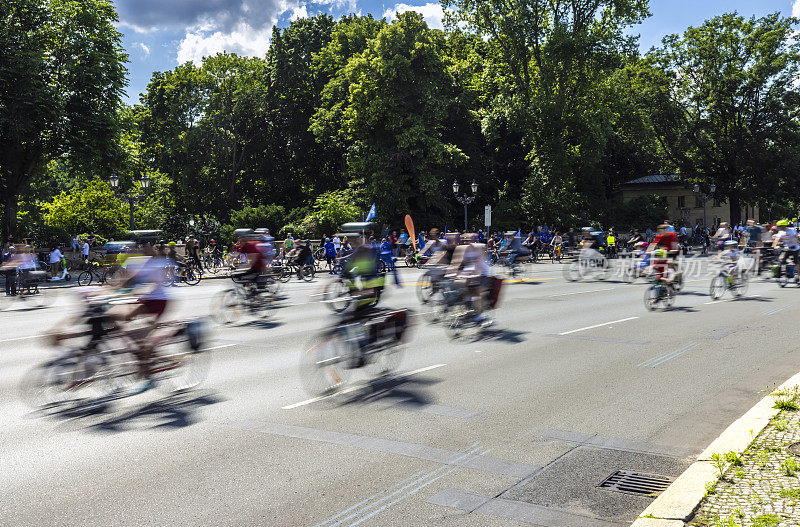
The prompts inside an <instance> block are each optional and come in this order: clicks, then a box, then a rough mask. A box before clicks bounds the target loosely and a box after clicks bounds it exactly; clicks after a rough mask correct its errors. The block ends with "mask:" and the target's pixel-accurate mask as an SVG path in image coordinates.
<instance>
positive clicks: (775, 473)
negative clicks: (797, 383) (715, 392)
mask: <svg viewBox="0 0 800 527" xmlns="http://www.w3.org/2000/svg"><path fill="white" fill-rule="evenodd" d="M773 397H774V398H775V406H777V407H781V408H784V409H783V410H781V411H780V413H779V414H778V415H777V416H775V417H774V418H773V419H772V421H770V423H769V424H768V425H767V427H766V428H765V429H764V430H763V431H762V432H761V433H760V434H759V435H758V436H757V437H756V439H755V440H754V441H753V443H751V445H750V446H749V447H748V448H747V450H745V452H744V453H743V454H742V455H741V456H736V455H735V454H730V455H727V456H723V457H722V458H718V460H716V461H717V463H718V464H719V469H722V470H724V471H725V472H724V475H723V477H722V478H721V479H720V480H719V482H718V483H717V484H716V485H715V486H711V485H710V486H709V487H708V488H707V491H708V495H707V496H706V498H705V499H704V500H703V502H702V503H701V505H700V508H699V509H698V511H697V513H696V514H695V517H694V519H693V520H692V522H691V523H690V525H697V526H703V527H716V526H718V525H719V526H726V527H728V526H730V527H733V526H741V527H749V526H758V527H767V526H781V527H782V526H788V525H792V526H797V525H800V478H799V476H800V449H798V450H796V452H797V454H793V453H792V452H790V451H789V450H788V449H787V447H789V446H790V445H793V444H795V443H798V442H800V412H798V411H797V409H798V406H799V405H800V393H799V392H798V391H797V388H795V389H794V390H788V391H787V390H784V391H782V392H776V393H775V394H773ZM798 446H800V445H798Z"/></svg>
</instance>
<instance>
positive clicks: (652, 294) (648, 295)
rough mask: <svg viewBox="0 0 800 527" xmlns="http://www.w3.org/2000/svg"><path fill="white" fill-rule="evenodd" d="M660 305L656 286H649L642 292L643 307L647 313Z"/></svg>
mask: <svg viewBox="0 0 800 527" xmlns="http://www.w3.org/2000/svg"><path fill="white" fill-rule="evenodd" d="M660 304H661V298H660V295H659V291H658V290H657V289H656V286H654V285H651V286H650V287H648V288H647V290H646V291H645V292H644V307H646V308H647V310H648V311H655V310H656V309H658V308H659V306H660Z"/></svg>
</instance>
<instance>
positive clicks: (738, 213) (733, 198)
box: [728, 194, 742, 227]
mask: <svg viewBox="0 0 800 527" xmlns="http://www.w3.org/2000/svg"><path fill="white" fill-rule="evenodd" d="M728 203H730V206H731V227H733V226H734V225H737V224H738V223H739V222H740V221H742V202H741V200H740V199H739V196H737V195H735V194H731V195H730V196H728Z"/></svg>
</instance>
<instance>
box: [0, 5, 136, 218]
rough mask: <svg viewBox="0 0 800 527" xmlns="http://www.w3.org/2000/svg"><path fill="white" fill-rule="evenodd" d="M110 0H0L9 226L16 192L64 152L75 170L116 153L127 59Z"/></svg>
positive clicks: (0, 124) (1, 154)
mask: <svg viewBox="0 0 800 527" xmlns="http://www.w3.org/2000/svg"><path fill="white" fill-rule="evenodd" d="M115 22H117V15H116V12H115V10H114V7H113V5H112V3H111V2H110V1H109V0H45V1H42V0H6V1H3V2H0V86H1V87H2V89H0V198H1V199H2V202H3V205H4V211H5V221H4V225H3V231H4V233H5V234H9V233H11V234H13V233H14V231H15V229H16V219H17V218H16V217H17V211H18V201H19V197H20V194H22V193H24V192H26V191H27V190H28V185H29V184H30V182H31V179H33V178H36V177H42V175H43V173H44V172H45V171H46V168H47V166H48V163H49V161H51V160H53V159H56V158H58V157H62V156H63V157H64V158H66V159H68V160H69V161H70V163H71V166H72V169H73V170H76V171H93V170H97V169H101V168H102V167H104V166H109V164H110V163H112V162H113V160H114V159H115V158H116V157H118V155H119V148H118V147H119V145H118V143H117V141H116V140H115V139H117V138H118V136H119V132H120V123H119V119H118V110H119V106H120V97H121V95H122V93H123V89H124V87H125V84H126V80H125V75H126V70H125V66H124V63H125V61H126V60H127V57H126V55H125V53H124V52H123V50H122V46H121V44H120V38H121V36H120V33H119V32H118V31H117V29H116V28H115V27H114V24H115Z"/></svg>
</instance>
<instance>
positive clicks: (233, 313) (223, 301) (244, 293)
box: [211, 281, 275, 325]
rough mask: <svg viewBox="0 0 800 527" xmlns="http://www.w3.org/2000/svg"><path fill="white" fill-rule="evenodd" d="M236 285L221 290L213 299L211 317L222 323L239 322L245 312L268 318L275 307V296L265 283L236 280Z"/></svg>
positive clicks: (259, 317) (262, 318)
mask: <svg viewBox="0 0 800 527" xmlns="http://www.w3.org/2000/svg"><path fill="white" fill-rule="evenodd" d="M234 283H235V284H236V286H234V287H232V288H230V289H227V290H225V291H220V292H219V293H217V294H216V295H214V298H213V299H212V300H211V317H212V318H213V319H214V321H215V322H218V323H220V324H226V325H227V324H233V323H235V322H238V321H239V320H240V319H241V317H242V316H243V315H244V314H249V315H252V316H254V317H256V318H258V319H260V320H265V319H267V318H268V317H269V316H270V315H271V314H272V310H273V309H274V307H275V298H274V297H273V295H272V293H271V292H270V290H269V289H268V288H267V287H266V283H263V284H262V286H261V287H260V286H259V284H258V282H257V281H256V282H253V281H249V282H234Z"/></svg>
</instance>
